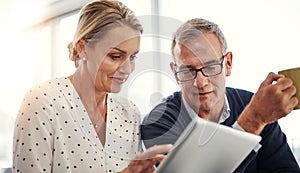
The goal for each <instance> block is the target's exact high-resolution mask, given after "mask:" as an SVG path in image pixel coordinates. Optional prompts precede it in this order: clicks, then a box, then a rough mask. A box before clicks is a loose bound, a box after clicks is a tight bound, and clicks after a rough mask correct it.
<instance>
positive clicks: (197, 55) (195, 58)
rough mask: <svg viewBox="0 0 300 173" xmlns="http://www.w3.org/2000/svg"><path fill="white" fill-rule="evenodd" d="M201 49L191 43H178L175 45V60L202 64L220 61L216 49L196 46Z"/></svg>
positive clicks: (190, 63) (188, 63) (179, 62)
mask: <svg viewBox="0 0 300 173" xmlns="http://www.w3.org/2000/svg"><path fill="white" fill-rule="evenodd" d="M196 47H198V48H199V49H195V47H194V48H193V46H191V44H181V45H179V44H177V45H176V46H175V47H174V55H175V60H176V61H177V63H178V64H186V65H201V64H209V63H213V62H216V61H219V59H220V57H219V56H221V54H220V53H219V54H220V55H219V54H218V53H217V52H216V51H215V50H214V49H209V48H207V49H205V48H203V49H202V48H201V47H200V46H196Z"/></svg>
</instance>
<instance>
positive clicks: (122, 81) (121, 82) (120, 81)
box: [112, 77, 127, 84]
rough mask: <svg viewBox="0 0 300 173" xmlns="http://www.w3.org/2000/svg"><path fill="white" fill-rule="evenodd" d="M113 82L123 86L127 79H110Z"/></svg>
mask: <svg viewBox="0 0 300 173" xmlns="http://www.w3.org/2000/svg"><path fill="white" fill-rule="evenodd" d="M112 80H113V82H116V83H118V84H123V83H124V82H126V80H127V78H124V77H112Z"/></svg>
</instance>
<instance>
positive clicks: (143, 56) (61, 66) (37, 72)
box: [0, 0, 300, 168]
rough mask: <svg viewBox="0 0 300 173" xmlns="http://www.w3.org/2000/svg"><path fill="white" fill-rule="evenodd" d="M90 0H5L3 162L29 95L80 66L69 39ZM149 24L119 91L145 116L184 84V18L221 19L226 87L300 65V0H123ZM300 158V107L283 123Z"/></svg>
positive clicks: (250, 85) (0, 16)
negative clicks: (179, 68) (175, 55)
mask: <svg viewBox="0 0 300 173" xmlns="http://www.w3.org/2000/svg"><path fill="white" fill-rule="evenodd" d="M87 2H90V0H1V2H0V38H1V39H0V56H1V57H0V59H1V61H0V74H1V85H0V96H1V97H0V128H1V130H0V168H7V167H11V164H12V140H13V125H14V120H15V117H16V115H17V113H18V109H19V106H20V104H21V101H22V99H23V97H24V94H25V93H26V92H27V91H28V90H29V88H30V87H31V86H33V85H35V84H38V83H40V82H43V81H46V80H49V79H50V78H55V77H62V76H69V75H70V74H72V73H73V72H74V70H75V67H74V64H73V62H71V61H69V58H68V49H67V44H68V43H69V42H71V41H72V38H73V34H74V32H75V29H76V28H75V26H76V22H77V20H78V13H79V9H80V8H81V7H82V6H83V5H84V4H85V3H87ZM121 2H124V3H125V4H126V5H127V6H128V7H129V8H131V9H132V10H133V11H134V12H135V14H136V15H137V16H139V18H140V20H141V22H142V24H143V25H144V29H145V32H144V34H143V36H142V44H141V51H140V54H139V55H138V59H137V60H136V70H135V72H134V73H133V74H132V75H131V78H130V80H129V81H128V82H127V84H126V86H124V89H123V91H122V92H121V93H120V95H122V96H124V97H128V98H129V99H131V100H132V101H133V102H135V103H136V104H137V105H138V106H139V108H140V109H141V112H142V113H143V115H145V114H146V113H147V112H148V111H149V110H150V109H151V108H152V107H153V106H155V105H156V104H157V103H158V102H159V101H160V100H161V99H162V98H163V97H166V96H168V95H170V94H171V93H173V92H174V91H176V90H178V87H177V84H176V82H175V81H174V78H173V75H172V73H171V71H170V69H169V62H170V61H171V60H172V59H171V53H170V45H171V37H172V34H173V32H174V31H175V30H176V29H177V27H178V26H179V25H180V24H182V23H183V22H184V21H185V20H187V19H191V18H194V17H201V18H206V19H208V20H211V21H213V22H216V23H217V24H219V26H220V27H221V29H222V30H223V32H224V34H225V37H226V38H227V41H228V44H229V50H230V51H232V52H233V56H234V57H233V72H232V76H230V77H229V78H228V81H227V85H228V86H231V87H237V88H243V89H246V90H249V91H252V92H255V91H256V90H257V88H258V87H259V84H260V83H261V82H262V80H263V79H264V78H265V77H266V76H267V74H268V73H269V72H270V71H273V72H277V71H279V70H283V69H287V68H293V67H300V61H299V58H300V55H299V51H298V50H299V46H300V44H299V40H300V32H299V31H300V13H299V10H300V1H297V0H251V1H250V0H248V1H246V0H244V1H237V0H226V1H223V0H211V1H204V0H184V1H172V0H121ZM279 123H280V124H281V127H282V129H283V131H284V132H285V133H286V135H287V138H288V142H289V144H290V146H291V148H292V150H293V152H294V154H295V156H296V157H297V159H298V161H300V133H299V131H300V126H299V125H298V124H299V123H300V111H299V110H294V111H292V113H291V114H290V115H289V116H287V117H286V118H283V119H281V120H280V121H279Z"/></svg>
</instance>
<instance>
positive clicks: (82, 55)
mask: <svg viewBox="0 0 300 173" xmlns="http://www.w3.org/2000/svg"><path fill="white" fill-rule="evenodd" d="M85 46H86V41H84V40H83V39H80V40H79V41H78V42H77V43H76V49H77V52H78V55H79V58H80V59H85V60H86V58H87V55H86V51H85Z"/></svg>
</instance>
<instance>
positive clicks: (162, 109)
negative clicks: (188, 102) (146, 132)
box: [144, 91, 182, 122]
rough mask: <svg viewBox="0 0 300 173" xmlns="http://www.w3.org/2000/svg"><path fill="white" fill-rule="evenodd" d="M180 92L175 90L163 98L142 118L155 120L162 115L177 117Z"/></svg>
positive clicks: (179, 105)
mask: <svg viewBox="0 0 300 173" xmlns="http://www.w3.org/2000/svg"><path fill="white" fill-rule="evenodd" d="M181 100H182V99H181V92H180V91H176V92H174V93H173V94H172V95H170V96H168V97H166V98H164V99H163V100H162V102H161V103H159V104H158V105H156V106H155V107H154V108H153V109H152V110H151V111H150V112H149V114H148V115H147V116H146V117H145V118H144V121H151V122H153V121H157V120H158V119H160V118H163V117H165V118H166V117H169V118H171V119H177V118H176V117H178V115H179V113H180V109H181Z"/></svg>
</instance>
